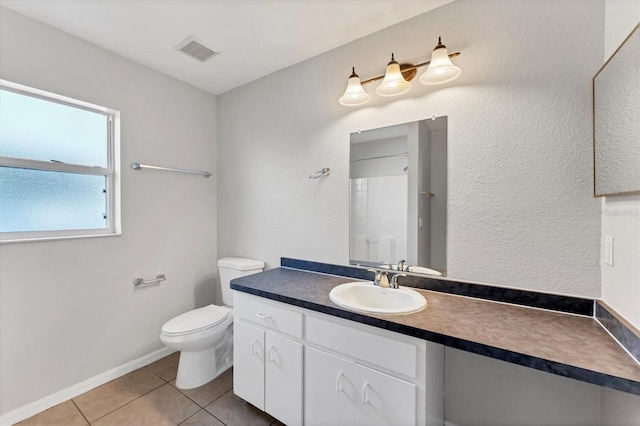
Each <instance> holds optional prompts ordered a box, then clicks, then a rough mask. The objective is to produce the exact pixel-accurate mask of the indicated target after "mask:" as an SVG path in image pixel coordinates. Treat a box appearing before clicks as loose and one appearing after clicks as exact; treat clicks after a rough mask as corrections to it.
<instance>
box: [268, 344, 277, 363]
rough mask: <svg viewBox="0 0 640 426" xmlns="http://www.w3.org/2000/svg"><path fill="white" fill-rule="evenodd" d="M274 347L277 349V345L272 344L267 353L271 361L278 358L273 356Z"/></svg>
mask: <svg viewBox="0 0 640 426" xmlns="http://www.w3.org/2000/svg"><path fill="white" fill-rule="evenodd" d="M273 349H275V346H271V347H270V348H269V350H268V351H267V355H268V357H269V361H271V362H276V359H275V358H274V357H272V356H271V351H272V350H273Z"/></svg>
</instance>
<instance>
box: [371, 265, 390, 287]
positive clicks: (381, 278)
mask: <svg viewBox="0 0 640 426" xmlns="http://www.w3.org/2000/svg"><path fill="white" fill-rule="evenodd" d="M367 271H369V272H373V273H374V274H375V275H374V276H373V284H374V285H378V286H382V287H389V277H388V276H387V273H386V272H385V271H378V270H375V269H367Z"/></svg>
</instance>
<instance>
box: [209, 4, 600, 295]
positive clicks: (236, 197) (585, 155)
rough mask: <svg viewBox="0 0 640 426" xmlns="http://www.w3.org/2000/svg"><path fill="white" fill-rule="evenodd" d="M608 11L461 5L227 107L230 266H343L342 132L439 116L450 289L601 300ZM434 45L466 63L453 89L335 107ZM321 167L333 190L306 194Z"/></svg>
mask: <svg viewBox="0 0 640 426" xmlns="http://www.w3.org/2000/svg"><path fill="white" fill-rule="evenodd" d="M603 10H604V6H603V3H602V2H600V1H595V2H592V1H585V2H576V1H563V2H554V1H552V2H545V1H536V2H531V1H510V2H499V1H464V2H454V3H451V4H448V5H446V6H443V7H441V8H439V9H437V10H435V11H433V12H431V13H428V14H425V15H422V16H419V17H416V18H414V19H412V20H409V21H406V22H404V23H401V24H399V25H396V26H394V27H391V28H389V29H386V30H384V31H381V32H378V33H375V34H373V35H370V36H368V37H365V38H363V39H360V40H358V41H356V42H353V43H351V44H348V45H346V46H343V47H340V48H338V49H335V50H333V51H331V52H328V53H326V54H324V55H321V56H318V57H316V58H313V59H311V60H308V61H306V62H303V63H300V64H297V65H295V66H293V67H290V68H287V69H285V70H282V71H280V72H277V73H275V74H272V75H270V76H267V77H265V78H263V79H260V80H258V81H256V82H253V83H251V84H248V85H245V86H243V87H241V88H238V89H236V90H233V91H231V92H228V93H226V94H224V95H221V96H220V97H219V105H218V106H219V143H220V145H219V155H220V158H221V159H224V161H221V162H220V163H219V191H220V206H219V214H220V216H219V219H220V223H219V249H220V251H221V254H223V255H231V254H233V255H244V256H252V257H256V258H260V259H264V260H266V261H267V262H268V264H269V266H271V267H273V266H276V265H278V263H279V258H280V257H281V256H290V257H300V258H305V259H312V260H317V261H325V262H333V263H339V264H346V263H347V262H348V248H349V243H348V235H349V234H348V232H349V230H348V223H349V222H348V211H349V203H348V200H349V195H348V187H349V186H348V167H349V133H351V132H353V131H357V130H358V129H369V128H375V127H382V126H388V125H391V124H397V123H401V122H407V121H414V120H418V119H423V118H426V117H431V116H433V115H435V116H444V115H446V116H448V120H449V121H448V136H449V139H448V141H449V142H448V148H449V206H448V207H449V210H448V212H449V224H448V270H449V272H450V275H451V276H452V277H455V278H458V279H466V280H474V281H479V282H487V283H493V284H498V285H506V286H514V287H521V288H529V289H536V290H544V291H552V292H559V293H568V294H575V295H583V296H590V297H598V296H600V267H599V246H600V202H599V201H598V200H595V199H594V198H593V197H592V179H593V178H592V156H591V126H590V123H591V89H590V86H591V78H592V76H593V74H594V73H595V72H596V71H597V70H598V68H599V67H600V65H601V63H602V62H601V52H602V43H603V41H602V26H603V13H604V12H603ZM438 35H442V36H443V42H444V43H445V44H447V45H448V46H449V48H450V49H451V50H461V51H462V55H461V56H459V57H458V58H456V63H457V64H459V65H460V66H461V68H462V70H463V72H462V76H461V77H460V78H459V79H458V80H456V82H455V83H453V84H450V85H447V86H444V87H440V88H429V87H425V86H421V85H420V84H419V83H418V82H417V81H416V82H414V87H413V88H412V91H411V92H410V93H409V94H408V95H406V96H402V97H400V98H398V99H394V100H389V99H381V98H379V97H375V96H374V97H375V98H376V99H374V101H373V102H372V103H371V104H370V105H367V106H365V107H361V108H355V109H348V108H346V107H342V106H340V105H339V104H338V102H337V99H338V97H339V96H340V95H341V94H342V91H343V90H344V87H345V85H346V77H347V76H348V74H349V71H350V67H351V66H352V65H356V70H357V72H358V73H359V74H360V75H361V76H362V77H363V78H367V77H370V76H373V75H376V74H377V73H380V72H382V71H383V69H384V64H385V63H386V62H387V61H388V58H387V56H388V55H389V53H390V52H392V51H393V52H394V53H395V55H396V57H397V58H399V59H401V60H403V61H405V60H406V61H416V62H417V61H420V60H424V59H425V58H426V57H427V55H429V52H430V50H431V49H432V48H433V44H434V43H435V41H436V40H437V37H438ZM368 89H369V90H372V89H373V88H371V87H369V88H368ZM321 167H330V168H331V176H329V177H328V178H325V179H318V180H311V181H310V180H309V179H307V175H308V174H309V173H311V172H313V171H315V170H318V169H320V168H321Z"/></svg>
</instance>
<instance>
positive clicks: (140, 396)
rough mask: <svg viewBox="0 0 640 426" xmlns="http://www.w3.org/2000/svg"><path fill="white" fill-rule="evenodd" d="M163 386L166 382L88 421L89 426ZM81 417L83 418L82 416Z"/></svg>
mask: <svg viewBox="0 0 640 426" xmlns="http://www.w3.org/2000/svg"><path fill="white" fill-rule="evenodd" d="M164 385H168V383H166V382H165V383H162V384H161V385H159V386H156V387H155V388H153V389H150V390H148V391H147V392H145V393H143V394H140V395H138V396H137V397H135V398H133V399H132V400H131V401H129V402H127V403H125V404H122V405H121V406H119V407H117V408H114V409H113V410H111V411H109V412H108V413H106V414H104V415H102V416H100V417H98V418H97V419H95V420H92V421H90V422H89V425H92V424H93V423H94V422H97V421H98V420H100V419H102V418H104V417H106V416H108V415H109V414H111V413H113V412H116V411H118V410H119V409H121V408H124V407H126V406H127V405H129V404H131V403H132V402H134V401H137V400H138V399H140V398H142V397H143V396H145V395H147V394H149V393H151V392H153V391H154V390H156V389H160V388H161V387H162V386H164ZM169 386H171V385H169ZM78 409H80V408H78ZM80 412H81V413H82V411H80ZM83 417H84V414H83Z"/></svg>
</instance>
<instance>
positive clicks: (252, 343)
mask: <svg viewBox="0 0 640 426" xmlns="http://www.w3.org/2000/svg"><path fill="white" fill-rule="evenodd" d="M256 343H258V345H259V344H260V342H258V339H253V342H251V355H258V351H257V350H256Z"/></svg>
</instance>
